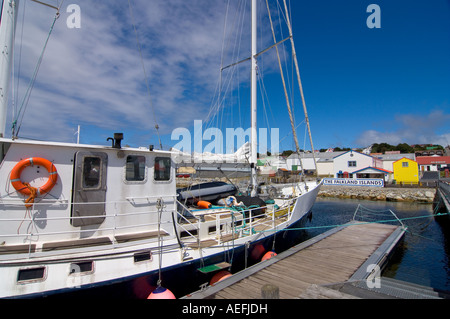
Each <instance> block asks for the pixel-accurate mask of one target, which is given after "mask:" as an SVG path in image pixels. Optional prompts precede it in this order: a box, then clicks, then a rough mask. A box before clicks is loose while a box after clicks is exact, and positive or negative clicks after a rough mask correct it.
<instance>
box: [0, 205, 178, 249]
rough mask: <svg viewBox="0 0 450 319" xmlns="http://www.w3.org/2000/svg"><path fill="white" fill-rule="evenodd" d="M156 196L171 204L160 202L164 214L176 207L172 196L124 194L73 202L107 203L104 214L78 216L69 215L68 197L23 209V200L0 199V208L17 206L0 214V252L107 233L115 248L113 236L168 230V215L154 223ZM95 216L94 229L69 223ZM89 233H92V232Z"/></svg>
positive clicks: (98, 236) (95, 236)
mask: <svg viewBox="0 0 450 319" xmlns="http://www.w3.org/2000/svg"><path fill="white" fill-rule="evenodd" d="M157 199H163V200H165V201H166V203H170V204H171V205H166V206H164V208H163V211H164V212H165V213H166V214H172V213H173V212H174V211H176V206H175V205H172V204H173V203H175V202H176V196H148V197H145V198H144V197H128V198H126V199H125V200H122V201H112V202H96V203H92V202H90V203H76V205H96V204H105V206H106V207H107V209H106V212H105V214H104V215H101V216H98V215H97V216H82V217H77V216H70V215H71V214H70V206H71V205H73V203H70V202H69V201H68V200H50V199H46V200H43V201H41V202H38V203H34V204H33V206H32V207H30V208H28V209H26V208H25V206H24V203H23V201H19V200H13V199H1V200H0V208H1V207H2V206H3V207H8V208H9V209H13V210H17V213H18V214H14V215H15V216H10V217H5V215H3V216H2V215H0V224H1V225H2V229H3V231H2V233H0V255H1V254H2V250H5V251H7V249H8V246H12V247H19V246H20V247H22V248H21V249H20V251H22V252H23V251H25V250H26V249H24V248H23V247H24V246H26V245H28V247H29V249H28V255H29V256H31V254H32V253H33V252H37V251H38V250H37V249H35V248H37V247H38V246H40V245H43V244H46V243H54V242H61V243H63V242H64V241H70V240H73V238H79V239H80V240H81V239H93V238H100V237H103V238H105V237H107V238H110V239H111V240H110V242H111V245H112V248H115V247H119V246H121V245H120V244H119V242H118V241H117V240H116V236H120V235H128V234H130V235H131V236H133V235H139V234H143V233H146V232H149V231H150V232H153V231H154V232H156V231H157V230H158V229H161V230H162V231H163V232H165V233H170V232H171V230H172V229H173V226H172V219H171V218H167V217H166V218H164V219H163V220H162V221H161V223H160V224H159V223H158V218H157V216H158V213H159V211H158V209H157V207H156V200H157ZM130 205H131V206H133V207H135V208H136V207H138V209H130ZM21 211H22V212H24V213H21ZM49 212H51V213H49ZM149 216H150V218H149ZM151 216H154V218H153V217H151ZM99 217H101V218H104V222H102V223H101V225H99V227H98V228H96V229H95V230H93V229H92V228H90V227H87V228H83V227H76V228H74V227H71V226H70V222H71V221H74V220H77V219H83V220H84V221H87V222H88V221H89V220H92V219H98V218H99ZM64 221H66V222H64ZM158 224H159V225H158ZM93 233H95V235H92V234H93ZM137 237H139V236H137ZM122 245H123V244H122ZM2 248H3V249H2Z"/></svg>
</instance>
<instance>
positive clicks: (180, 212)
mask: <svg viewBox="0 0 450 319" xmlns="http://www.w3.org/2000/svg"><path fill="white" fill-rule="evenodd" d="M176 203H177V205H178V208H179V209H175V212H176V217H177V218H176V219H175V221H174V222H175V223H176V226H177V227H176V229H177V230H176V231H177V232H178V235H180V230H182V232H183V233H185V234H187V235H188V237H190V238H192V239H194V240H195V241H196V242H198V241H199V232H200V218H198V217H195V216H194V215H192V218H194V219H195V222H192V221H190V220H189V219H188V218H186V216H185V212H187V213H189V208H187V207H186V206H185V205H184V204H183V203H181V202H180V201H179V200H177V199H176ZM185 225H190V226H191V227H185ZM188 228H190V229H188ZM193 233H194V234H193ZM195 234H197V235H195Z"/></svg>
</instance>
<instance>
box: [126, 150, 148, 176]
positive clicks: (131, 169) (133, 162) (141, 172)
mask: <svg viewBox="0 0 450 319" xmlns="http://www.w3.org/2000/svg"><path fill="white" fill-rule="evenodd" d="M125 176H126V177H125V179H126V180H127V181H129V182H142V181H144V180H145V157H144V156H135V155H130V156H128V157H127V166H126V173H125Z"/></svg>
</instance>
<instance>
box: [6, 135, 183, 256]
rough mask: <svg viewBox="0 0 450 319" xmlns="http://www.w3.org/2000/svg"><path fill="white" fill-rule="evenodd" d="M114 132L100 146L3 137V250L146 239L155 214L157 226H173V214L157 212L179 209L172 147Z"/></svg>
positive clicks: (169, 231)
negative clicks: (144, 144) (124, 139)
mask: <svg viewBox="0 0 450 319" xmlns="http://www.w3.org/2000/svg"><path fill="white" fill-rule="evenodd" d="M118 136H120V135H116V136H115V137H118ZM112 140H113V143H112V146H111V147H107V146H104V147H103V146H90V145H80V144H68V143H50V142H48V143H47V142H34V141H23V140H14V141H13V140H10V139H0V162H1V164H0V176H1V178H0V214H1V217H0V218H1V220H2V222H1V223H0V251H4V250H9V251H11V253H17V252H18V251H22V252H31V251H40V250H42V251H45V250H48V249H50V250H52V249H59V248H61V249H63V248H64V247H66V246H70V245H79V244H80V242H79V241H80V240H84V239H94V240H92V241H91V242H90V243H91V244H98V243H97V242H98V241H104V242H105V244H114V243H118V242H120V241H121V240H125V239H126V240H133V239H134V238H135V239H139V238H141V239H142V238H145V237H150V236H155V234H156V233H158V218H161V226H160V232H162V233H164V234H173V233H174V230H173V226H172V224H171V221H172V217H171V216H170V214H158V210H159V209H160V208H161V206H164V208H165V209H166V210H168V211H173V210H174V209H175V202H176V196H177V193H176V180H175V168H174V165H173V162H172V159H171V154H170V153H169V152H165V151H156V150H150V149H148V148H122V147H121V144H120V138H114V139H112ZM33 159H34V160H33ZM37 159H39V160H37ZM43 163H49V165H48V166H49V167H50V166H51V167H54V171H49V168H48V167H47V166H45V165H42V164H43ZM12 172H14V173H15V174H17V176H19V178H16V177H15V176H16V175H14V176H13V175H12ZM52 175H56V178H55V179H54V181H55V183H54V184H51V183H50V184H51V185H50V187H49V188H48V189H45V190H43V189H44V186H45V185H47V184H48V183H49V182H48V181H49V180H50V178H54V177H52ZM12 177H14V178H15V180H11V178H12ZM16 188H17V189H16ZM32 190H35V194H31V193H33V192H32ZM158 215H160V216H158ZM94 242H95V243H94ZM86 243H87V244H89V243H88V241H86Z"/></svg>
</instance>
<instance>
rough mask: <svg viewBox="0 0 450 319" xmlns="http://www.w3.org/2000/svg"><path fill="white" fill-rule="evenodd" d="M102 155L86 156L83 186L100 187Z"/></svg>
mask: <svg viewBox="0 0 450 319" xmlns="http://www.w3.org/2000/svg"><path fill="white" fill-rule="evenodd" d="M101 162H102V160H101V158H100V157H91V156H86V157H85V158H84V161H83V188H88V189H89V188H93V189H95V188H98V187H99V185H100V177H101V174H100V166H101Z"/></svg>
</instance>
